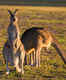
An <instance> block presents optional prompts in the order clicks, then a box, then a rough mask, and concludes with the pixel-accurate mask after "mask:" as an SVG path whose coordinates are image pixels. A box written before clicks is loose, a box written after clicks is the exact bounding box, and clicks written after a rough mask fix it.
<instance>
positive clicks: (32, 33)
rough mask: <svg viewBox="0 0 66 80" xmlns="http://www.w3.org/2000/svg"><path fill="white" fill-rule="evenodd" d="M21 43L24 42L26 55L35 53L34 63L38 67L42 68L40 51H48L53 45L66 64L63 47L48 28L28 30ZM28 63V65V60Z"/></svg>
mask: <svg viewBox="0 0 66 80" xmlns="http://www.w3.org/2000/svg"><path fill="white" fill-rule="evenodd" d="M21 41H22V42H23V45H24V48H25V51H26V55H28V54H29V52H30V53H31V51H32V52H33V51H34V55H35V56H34V59H35V60H34V62H35V65H36V66H37V67H39V66H40V51H41V49H42V48H43V47H44V48H45V49H46V50H48V48H49V47H50V46H51V45H52V46H53V47H54V48H55V49H56V50H57V52H58V53H59V55H60V56H61V58H62V59H63V61H64V62H65V63H66V54H65V53H64V52H63V51H62V50H61V46H60V45H59V44H58V41H57V40H56V39H55V38H54V37H53V35H52V34H51V33H50V32H49V31H48V30H47V29H46V28H37V27H34V28H30V29H28V30H26V31H25V32H24V33H23V34H22V36H21ZM25 60H26V63H27V59H25Z"/></svg>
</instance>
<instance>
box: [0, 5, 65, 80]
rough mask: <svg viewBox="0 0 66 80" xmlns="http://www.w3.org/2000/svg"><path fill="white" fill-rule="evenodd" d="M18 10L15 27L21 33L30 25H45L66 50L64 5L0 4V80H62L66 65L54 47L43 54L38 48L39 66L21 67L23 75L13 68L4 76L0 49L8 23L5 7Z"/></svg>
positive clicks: (4, 67) (63, 79)
mask: <svg viewBox="0 0 66 80" xmlns="http://www.w3.org/2000/svg"><path fill="white" fill-rule="evenodd" d="M16 8H17V9H18V10H19V11H18V14H17V17H18V19H19V21H18V23H19V28H20V31H21V34H22V33H23V32H24V31H25V30H26V29H28V28H31V27H35V26H37V27H47V28H49V29H50V30H51V32H52V33H53V34H54V36H55V37H56V38H57V40H58V41H59V44H60V45H61V47H62V50H63V51H66V37H65V35H66V7H35V6H34V7H32V6H4V5H3V6H0V80H31V79H32V80H66V64H64V63H63V61H62V59H61V57H60V56H59V55H58V54H57V52H56V51H55V49H54V48H52V47H51V48H50V51H51V53H49V54H47V55H45V54H44V53H45V52H44V49H42V51H41V67H40V68H36V67H32V66H29V65H27V66H24V69H25V74H24V75H20V74H18V73H17V72H16V71H14V69H13V67H11V66H10V68H11V69H12V71H11V74H10V75H9V76H6V75H5V72H6V65H5V64H4V63H3V56H2V49H3V46H4V43H5V41H6V40H7V37H8V36H7V27H8V24H9V15H8V11H7V10H8V9H11V10H14V9H16Z"/></svg>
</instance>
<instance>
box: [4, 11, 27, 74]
mask: <svg viewBox="0 0 66 80" xmlns="http://www.w3.org/2000/svg"><path fill="white" fill-rule="evenodd" d="M16 11H17V10H15V11H14V12H13V13H12V12H11V11H10V10H8V12H9V14H10V24H9V26H8V41H7V42H6V43H5V45H4V49H3V54H4V57H5V61H6V65H7V66H6V67H7V73H6V74H9V68H8V62H9V61H10V62H11V63H13V64H14V67H15V68H16V70H17V71H18V72H22V73H24V70H23V63H24V57H25V51H24V47H23V44H22V42H21V40H20V36H19V35H20V34H19V27H18V24H17V18H16V16H15V14H16ZM9 56H11V57H9ZM9 59H10V60H9Z"/></svg>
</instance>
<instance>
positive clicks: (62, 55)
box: [52, 39, 66, 63]
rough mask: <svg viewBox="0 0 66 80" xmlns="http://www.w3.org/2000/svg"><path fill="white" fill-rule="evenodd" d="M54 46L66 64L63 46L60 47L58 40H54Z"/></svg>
mask: <svg viewBox="0 0 66 80" xmlns="http://www.w3.org/2000/svg"><path fill="white" fill-rule="evenodd" d="M52 46H53V47H54V48H55V49H56V51H57V52H58V54H59V55H60V56H61V58H62V59H63V61H64V63H66V53H64V51H62V49H61V46H60V45H59V43H58V41H57V40H56V39H54V41H53V42H52Z"/></svg>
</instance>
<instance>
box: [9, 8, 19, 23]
mask: <svg viewBox="0 0 66 80" xmlns="http://www.w3.org/2000/svg"><path fill="white" fill-rule="evenodd" d="M17 11H18V10H17V9H16V10H15V11H14V12H12V11H11V10H8V13H9V14H10V22H11V23H13V22H16V21H17V17H16V12H17Z"/></svg>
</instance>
